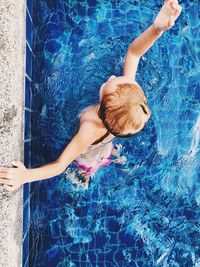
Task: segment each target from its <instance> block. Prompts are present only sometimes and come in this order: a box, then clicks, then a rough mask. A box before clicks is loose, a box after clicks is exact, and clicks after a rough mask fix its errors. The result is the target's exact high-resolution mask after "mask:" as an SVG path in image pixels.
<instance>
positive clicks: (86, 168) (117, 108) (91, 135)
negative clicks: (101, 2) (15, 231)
mask: <svg viewBox="0 0 200 267" xmlns="http://www.w3.org/2000/svg"><path fill="white" fill-rule="evenodd" d="M181 9H182V8H181V6H180V5H179V4H178V1H177V0H165V2H164V4H163V6H162V8H161V10H160V12H159V13H158V15H157V16H156V18H155V20H154V22H153V24H152V25H151V26H150V27H149V28H148V29H147V30H146V31H144V32H143V33H142V34H141V35H140V36H139V37H137V38H136V39H135V40H134V41H133V42H132V43H131V44H130V45H129V47H128V50H127V54H126V57H125V64H124V70H123V75H122V76H120V77H116V76H114V75H112V76H111V77H110V78H109V79H108V80H107V81H105V83H104V84H103V85H102V86H101V88H100V93H99V98H100V104H96V105H93V106H89V107H87V108H85V109H84V110H83V111H82V112H81V114H80V115H79V119H80V126H79V129H78V131H77V133H76V134H75V136H74V137H73V139H72V140H71V142H70V143H69V144H68V145H67V147H66V148H65V149H64V151H63V152H62V153H61V155H60V156H59V157H58V159H57V160H55V161H54V162H51V163H49V164H46V165H44V166H41V167H39V168H33V169H27V168H26V167H25V166H24V164H23V163H22V162H19V161H16V162H12V165H13V166H15V168H5V167H1V168H0V183H2V184H4V188H5V189H6V190H8V191H14V190H16V189H18V188H19V187H20V186H21V185H22V184H24V183H27V182H33V181H37V180H43V179H47V178H50V177H53V176H56V175H59V174H61V173H62V172H63V171H64V170H65V169H66V168H67V167H68V165H69V164H70V163H71V162H72V161H74V160H75V165H77V166H78V168H79V170H80V173H81V174H82V175H83V177H84V180H85V183H86V184H85V185H86V187H87V184H88V179H89V177H90V176H92V175H93V174H94V173H95V172H96V171H97V170H98V169H99V168H100V167H102V166H105V165H107V164H109V162H110V159H109V157H110V155H111V153H114V152H115V151H114V149H113V147H112V142H111V140H112V139H113V138H115V137H125V136H126V137H127V136H131V135H134V134H135V133H137V132H139V131H141V130H142V129H143V127H144V126H145V124H146V123H147V121H148V120H149V118H150V116H151V111H150V109H149V107H148V102H147V99H146V97H145V94H144V92H143V90H142V88H141V87H140V85H139V84H138V83H137V82H136V81H135V74H136V70H137V67H138V63H139V60H140V58H141V56H143V54H144V53H145V52H146V51H147V50H148V49H149V48H150V47H151V46H152V45H153V44H154V42H155V41H156V40H157V39H158V38H159V37H160V36H161V35H162V34H163V32H164V31H165V30H167V29H170V28H171V27H172V26H173V25H174V23H175V20H176V19H177V18H178V16H179V15H180V13H181Z"/></svg>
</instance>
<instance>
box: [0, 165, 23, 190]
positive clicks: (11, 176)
mask: <svg viewBox="0 0 200 267" xmlns="http://www.w3.org/2000/svg"><path fill="white" fill-rule="evenodd" d="M12 165H13V166H16V167H17V168H6V167H1V168H0V184H4V186H3V187H4V188H5V189H6V190H7V191H15V190H16V189H18V188H19V187H20V186H21V185H22V184H24V183H25V178H26V176H27V170H28V169H27V168H26V167H25V166H24V164H23V163H22V162H20V161H12Z"/></svg>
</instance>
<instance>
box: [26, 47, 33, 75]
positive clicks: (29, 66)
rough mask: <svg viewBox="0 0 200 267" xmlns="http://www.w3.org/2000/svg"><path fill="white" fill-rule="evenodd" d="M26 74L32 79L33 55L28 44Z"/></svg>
mask: <svg viewBox="0 0 200 267" xmlns="http://www.w3.org/2000/svg"><path fill="white" fill-rule="evenodd" d="M26 73H27V75H28V76H29V77H32V53H31V51H30V49H29V46H28V45H27V44H26Z"/></svg>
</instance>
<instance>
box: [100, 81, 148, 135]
mask: <svg viewBox="0 0 200 267" xmlns="http://www.w3.org/2000/svg"><path fill="white" fill-rule="evenodd" d="M98 114H99V117H100V118H101V120H102V121H103V123H104V125H105V127H106V128H107V129H108V130H109V132H110V133H112V134H113V135H115V136H119V137H120V136H129V135H133V134H135V133H137V132H139V131H140V130H142V129H143V127H144V126H145V124H146V123H147V121H148V119H149V117H150V115H151V111H150V109H149V108H148V105H147V99H146V97H145V94H144V92H143V90H142V88H141V87H140V86H139V84H138V83H136V82H133V81H132V79H130V78H129V77H126V76H120V77H115V76H111V77H110V78H109V79H108V81H107V82H106V83H104V84H103V85H102V86H101V88H100V109H99V113H98Z"/></svg>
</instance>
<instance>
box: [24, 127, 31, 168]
mask: <svg viewBox="0 0 200 267" xmlns="http://www.w3.org/2000/svg"><path fill="white" fill-rule="evenodd" d="M25 127H26V125H25ZM30 156H31V142H30V141H28V142H24V165H25V166H26V168H29V166H30Z"/></svg>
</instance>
